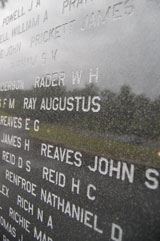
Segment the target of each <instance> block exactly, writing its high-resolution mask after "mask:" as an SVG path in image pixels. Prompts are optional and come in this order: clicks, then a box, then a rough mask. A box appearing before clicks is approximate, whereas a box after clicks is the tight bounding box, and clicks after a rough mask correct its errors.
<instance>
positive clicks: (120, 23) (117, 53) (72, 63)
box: [0, 0, 160, 97]
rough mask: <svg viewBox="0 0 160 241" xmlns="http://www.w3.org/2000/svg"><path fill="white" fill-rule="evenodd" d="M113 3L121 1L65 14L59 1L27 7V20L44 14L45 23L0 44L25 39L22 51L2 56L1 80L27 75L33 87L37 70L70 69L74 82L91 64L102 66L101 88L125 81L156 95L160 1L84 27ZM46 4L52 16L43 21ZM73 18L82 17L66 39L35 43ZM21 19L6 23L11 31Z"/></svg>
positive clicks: (139, 4)
mask: <svg viewBox="0 0 160 241" xmlns="http://www.w3.org/2000/svg"><path fill="white" fill-rule="evenodd" d="M113 2H118V1H117V0H115V1H110V0H109V1H105V0H100V1H93V2H92V1H90V2H88V5H87V4H86V5H82V6H80V7H79V8H75V9H73V10H72V11H65V13H64V14H62V3H63V1H56V3H55V1H45V3H44V2H42V3H41V4H42V5H41V7H40V8H39V7H38V8H35V9H34V10H33V12H27V14H26V15H25V16H23V21H26V20H27V19H28V18H29V17H33V16H35V15H36V14H40V24H39V26H37V27H36V28H34V29H33V30H29V31H27V32H26V33H24V34H22V35H19V36H17V37H15V38H14V39H11V40H10V41H9V42H6V43H4V44H3V45H2V44H1V45H0V48H3V47H4V48H6V47H8V46H9V45H10V44H14V43H17V42H20V41H21V43H22V51H21V53H19V54H17V55H13V56H11V57H10V58H6V59H0V61H3V63H2V64H3V66H4V69H3V73H1V79H2V80H3V81H4V80H6V81H8V78H12V79H13V80H16V79H24V81H25V83H26V87H27V86H28V87H29V86H32V85H33V83H34V79H35V77H36V76H37V75H42V74H47V73H52V72H56V71H65V72H66V76H67V79H66V81H67V85H68V87H69V86H71V72H72V71H76V70H80V69H82V70H83V71H84V72H86V71H88V69H90V68H93V69H94V68H96V67H99V72H100V83H99V85H100V87H101V88H108V89H111V90H114V91H115V90H118V89H119V88H120V86H122V85H123V84H129V85H130V86H131V87H132V88H133V90H134V92H136V93H137V94H138V93H142V92H144V93H145V94H147V95H149V96H152V97H154V96H157V95H159V92H160V91H159V90H160V84H159V78H160V70H159V59H160V51H159V48H160V47H159V42H160V41H159V40H160V29H159V24H157V23H160V15H159V1H157V0H154V1H150V0H142V1H137V0H135V1H134V3H135V13H134V14H132V16H126V17H124V18H121V19H119V20H114V21H108V22H106V23H105V24H104V25H100V26H99V27H95V28H91V29H89V30H86V31H84V32H82V31H81V30H80V29H81V27H82V24H83V23H84V19H85V16H86V15H87V14H88V15H89V14H90V13H91V12H96V11H97V10H101V12H102V13H103V12H105V9H106V8H107V6H108V4H113ZM23 3H24V7H25V9H28V6H27V3H26V1H23ZM15 9H18V5H17V2H16V4H14V3H13V2H12V3H11V2H9V3H8V6H7V9H5V10H3V13H2V15H1V21H2V18H3V17H4V16H7V14H9V12H12V11H14V10H15ZM46 9H47V10H48V17H49V19H48V21H46V22H44V23H43V21H42V20H43V17H44V13H45V10H46ZM26 11H27V10H26ZM72 19H75V20H76V22H75V24H74V25H73V32H72V33H71V34H65V35H63V37H61V38H58V39H53V40H52V41H50V42H48V43H44V44H41V45H38V46H36V47H34V48H30V40H31V37H32V36H33V35H35V34H37V33H41V32H43V31H45V30H46V29H48V28H51V27H54V26H58V25H60V24H63V23H64V22H68V21H70V20H72ZM21 21H22V18H21V19H19V20H16V21H15V22H14V23H12V24H10V25H9V26H8V27H7V28H6V29H7V31H11V29H12V27H13V26H16V25H17V24H18V23H19V22H21ZM55 49H58V54H57V59H56V61H53V60H52V59H51V57H50V56H51V51H52V50H55ZM43 54H45V56H47V61H46V64H45V65H44V64H43V61H42V56H43ZM27 58H28V59H30V61H31V62H30V63H29V62H28V63H27V64H26V66H25V67H22V66H23V65H22V64H21V63H22V61H24V59H27ZM35 60H36V61H35ZM10 62H14V63H15V65H16V68H15V69H11V70H10V72H9V70H8V69H9V66H10ZM32 62H33V64H32ZM34 63H35V64H34ZM1 66H2V65H1ZM19 66H20V67H19ZM1 68H2V67H1ZM5 68H6V73H5V72H4V70H5ZM83 81H84V82H85V81H86V79H85V78H84V80H83Z"/></svg>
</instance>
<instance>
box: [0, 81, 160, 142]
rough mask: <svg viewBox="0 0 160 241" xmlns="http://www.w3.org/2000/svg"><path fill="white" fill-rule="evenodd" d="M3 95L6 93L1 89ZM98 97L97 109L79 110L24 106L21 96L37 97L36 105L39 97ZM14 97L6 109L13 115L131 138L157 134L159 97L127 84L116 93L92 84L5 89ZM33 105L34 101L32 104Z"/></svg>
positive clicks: (154, 137) (137, 138)
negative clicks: (12, 104)
mask: <svg viewBox="0 0 160 241" xmlns="http://www.w3.org/2000/svg"><path fill="white" fill-rule="evenodd" d="M2 94H4V95H5V97H6V93H2ZM97 95H99V96H100V97H101V110H100V111H99V112H97V113H94V112H91V111H90V112H87V113H85V112H83V111H79V112H76V111H72V112H69V111H66V110H65V111H61V112H60V111H53V110H52V111H41V110H40V109H39V108H37V109H36V110H35V111H33V110H24V109H23V108H22V106H23V97H37V102H38V106H40V102H41V100H42V97H65V96H73V97H74V96H86V97H87V96H97ZM8 96H10V97H15V98H16V109H15V110H8V111H9V112H11V113H13V112H14V115H15V114H16V115H17V116H22V117H23V116H26V117H28V116H30V117H31V118H33V119H35V118H39V119H40V120H41V122H42V121H44V122H48V123H51V124H60V125H67V126H71V127H73V128H78V129H79V130H86V131H87V130H88V131H92V133H99V134H104V133H109V134H115V135H117V136H121V135H125V136H126V138H127V136H128V137H129V136H130V138H131V137H132V138H133V140H134V141H138V140H139V141H140V139H155V140H157V139H158V138H159V135H160V111H159V110H160V97H158V98H157V99H156V100H151V99H149V98H147V97H146V96H144V95H136V94H134V93H133V92H132V91H131V88H130V87H128V86H125V85H124V86H122V87H121V89H120V91H119V92H118V93H113V92H112V91H110V90H107V89H106V90H103V91H100V90H99V89H98V87H96V86H95V85H87V86H85V87H84V88H83V89H74V90H72V91H71V90H67V89H66V88H65V87H54V88H36V89H32V90H25V91H12V92H8ZM36 106H37V105H36Z"/></svg>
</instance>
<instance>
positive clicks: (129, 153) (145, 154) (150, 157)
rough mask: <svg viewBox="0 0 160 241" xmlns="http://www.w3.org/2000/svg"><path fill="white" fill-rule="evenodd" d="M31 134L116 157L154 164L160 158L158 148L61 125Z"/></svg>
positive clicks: (82, 149)
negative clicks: (104, 137)
mask: <svg viewBox="0 0 160 241" xmlns="http://www.w3.org/2000/svg"><path fill="white" fill-rule="evenodd" d="M31 135H32V136H33V137H36V138H40V139H44V140H49V141H53V142H54V143H56V144H62V145H64V146H65V147H68V148H74V149H77V150H81V151H86V152H91V153H94V154H97V155H103V156H106V157H112V158H115V159H124V160H132V161H141V162H145V163H152V164H153V163H157V162H159V160H160V157H158V155H157V151H156V150H153V149H150V148H146V147H142V146H135V145H130V144H125V143H120V142H114V141H108V140H104V139H100V138H95V137H91V136H86V135H82V134H80V133H78V132H76V131H72V130H68V129H66V128H65V127H61V126H54V127H46V126H41V128H40V131H39V132H34V131H33V130H32V131H31Z"/></svg>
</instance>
